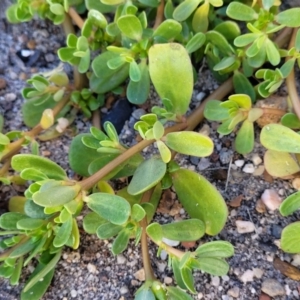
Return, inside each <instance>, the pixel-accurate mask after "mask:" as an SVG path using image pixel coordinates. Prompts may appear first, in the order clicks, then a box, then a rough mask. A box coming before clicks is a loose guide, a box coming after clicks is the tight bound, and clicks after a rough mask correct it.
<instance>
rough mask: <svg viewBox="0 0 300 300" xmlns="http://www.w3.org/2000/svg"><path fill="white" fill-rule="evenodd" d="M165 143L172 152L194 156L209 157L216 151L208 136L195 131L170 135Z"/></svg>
mask: <svg viewBox="0 0 300 300" xmlns="http://www.w3.org/2000/svg"><path fill="white" fill-rule="evenodd" d="M165 143H166V145H167V146H168V147H170V148H171V149H172V150H174V151H177V152H179V153H183V154H186V155H192V156H199V157H204V156H209V155H210V154H212V152H213V149H214V144H213V141H212V140H211V139H210V138H209V137H208V136H206V135H203V134H200V133H197V132H194V131H182V132H172V133H168V134H167V135H166V137H165Z"/></svg>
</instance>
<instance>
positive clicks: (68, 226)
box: [53, 218, 73, 248]
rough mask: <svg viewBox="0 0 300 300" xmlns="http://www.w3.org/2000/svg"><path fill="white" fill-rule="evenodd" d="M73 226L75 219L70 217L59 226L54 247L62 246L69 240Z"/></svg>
mask: <svg viewBox="0 0 300 300" xmlns="http://www.w3.org/2000/svg"><path fill="white" fill-rule="evenodd" d="M72 226H73V219H72V218H69V219H68V220H67V221H66V222H65V223H63V224H62V225H61V226H60V227H59V230H58V231H57V233H56V235H55V238H54V240H53V245H54V247H56V248H60V247H62V246H64V245H65V244H66V243H67V242H68V240H69V238H70V235H71V232H72Z"/></svg>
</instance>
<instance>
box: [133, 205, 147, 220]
mask: <svg viewBox="0 0 300 300" xmlns="http://www.w3.org/2000/svg"><path fill="white" fill-rule="evenodd" d="M145 215H146V212H145V210H144V209H143V208H142V207H141V206H140V205H139V204H137V203H136V204H133V206H132V209H131V219H132V220H133V221H135V222H140V221H141V220H142V219H143V218H144V217H145Z"/></svg>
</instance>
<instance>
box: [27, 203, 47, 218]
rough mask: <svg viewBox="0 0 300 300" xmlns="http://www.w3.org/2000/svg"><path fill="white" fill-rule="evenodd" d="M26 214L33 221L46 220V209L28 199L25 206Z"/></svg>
mask: <svg viewBox="0 0 300 300" xmlns="http://www.w3.org/2000/svg"><path fill="white" fill-rule="evenodd" d="M24 212H25V214H26V215H27V216H28V217H30V218H31V219H45V218H46V217H47V215H46V214H45V213H44V207H42V206H39V205H37V204H36V203H34V201H33V200H31V199H28V200H27V201H26V202H25V205H24Z"/></svg>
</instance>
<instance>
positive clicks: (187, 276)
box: [181, 267, 196, 294]
mask: <svg viewBox="0 0 300 300" xmlns="http://www.w3.org/2000/svg"><path fill="white" fill-rule="evenodd" d="M181 277H182V280H183V282H184V284H185V286H186V287H187V289H188V290H189V291H190V292H191V293H193V294H195V293H196V290H195V286H194V277H193V274H192V270H191V269H190V268H188V267H184V268H182V269H181Z"/></svg>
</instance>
